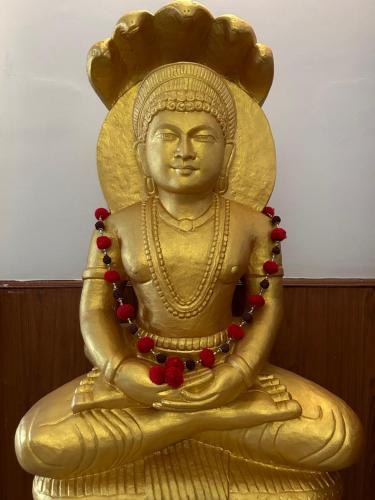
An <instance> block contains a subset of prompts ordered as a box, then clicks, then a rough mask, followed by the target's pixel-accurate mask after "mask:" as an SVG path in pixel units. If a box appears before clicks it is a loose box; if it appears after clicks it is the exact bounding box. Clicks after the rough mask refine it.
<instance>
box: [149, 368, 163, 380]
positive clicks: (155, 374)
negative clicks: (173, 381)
mask: <svg viewBox="0 0 375 500" xmlns="http://www.w3.org/2000/svg"><path fill="white" fill-rule="evenodd" d="M149 376H150V380H152V382H154V384H157V385H161V384H164V382H165V368H164V366H160V365H155V366H152V367H151V368H150V371H149Z"/></svg>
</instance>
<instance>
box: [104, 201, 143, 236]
mask: <svg viewBox="0 0 375 500" xmlns="http://www.w3.org/2000/svg"><path fill="white" fill-rule="evenodd" d="M141 207H142V203H140V202H138V203H134V205H130V206H129V207H125V208H122V209H121V210H119V211H118V212H116V213H114V214H111V215H110V216H109V217H108V219H107V222H108V224H107V226H108V229H109V230H111V231H113V232H115V233H117V234H118V235H120V236H122V235H123V236H124V235H129V234H130V233H132V232H134V229H138V230H139V228H140V227H141V214H142V211H141Z"/></svg>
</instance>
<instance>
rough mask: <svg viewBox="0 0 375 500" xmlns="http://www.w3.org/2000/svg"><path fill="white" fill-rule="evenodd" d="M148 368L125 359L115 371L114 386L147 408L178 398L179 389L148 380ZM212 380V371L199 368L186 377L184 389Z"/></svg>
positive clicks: (144, 364)
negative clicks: (165, 399) (164, 400)
mask: <svg viewBox="0 0 375 500" xmlns="http://www.w3.org/2000/svg"><path fill="white" fill-rule="evenodd" d="M150 366H152V365H150V363H148V362H147V361H144V360H142V359H138V358H128V359H126V360H125V361H124V362H123V363H122V364H121V365H120V367H119V368H118V370H117V373H116V376H115V380H114V383H115V385H116V386H117V387H118V388H119V389H120V390H122V391H123V392H124V393H125V394H126V395H127V396H129V397H130V398H132V399H135V400H136V401H138V402H140V403H143V404H146V405H148V406H152V405H153V404H154V403H158V402H160V401H161V400H163V399H164V398H167V399H169V398H172V399H173V398H176V397H178V394H179V392H180V391H179V389H171V388H170V387H169V386H168V385H167V384H162V385H156V384H154V383H153V382H152V381H151V380H150V376H149V370H150ZM212 379H213V374H212V370H209V369H208V368H201V369H199V370H194V372H191V373H188V374H187V375H186V377H185V382H184V387H186V388H187V389H188V388H189V389H192V388H193V387H195V385H200V384H202V383H207V382H208V381H209V380H212Z"/></svg>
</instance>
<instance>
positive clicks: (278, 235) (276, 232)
mask: <svg viewBox="0 0 375 500" xmlns="http://www.w3.org/2000/svg"><path fill="white" fill-rule="evenodd" d="M285 238H286V231H285V229H282V228H281V227H276V228H275V229H272V231H271V240H272V241H283V240H285Z"/></svg>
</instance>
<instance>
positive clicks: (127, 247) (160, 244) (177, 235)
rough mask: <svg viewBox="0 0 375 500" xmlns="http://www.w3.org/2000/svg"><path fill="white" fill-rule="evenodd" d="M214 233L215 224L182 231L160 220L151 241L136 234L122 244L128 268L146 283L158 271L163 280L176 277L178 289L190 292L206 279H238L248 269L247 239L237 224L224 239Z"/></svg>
mask: <svg viewBox="0 0 375 500" xmlns="http://www.w3.org/2000/svg"><path fill="white" fill-rule="evenodd" d="M218 236H219V235H217V234H216V235H215V232H214V226H213V224H210V223H207V224H204V225H203V226H201V227H199V228H196V229H194V230H192V231H181V230H179V229H176V228H174V227H170V226H169V225H167V224H165V223H161V224H160V225H159V227H158V232H157V235H155V234H153V240H152V241H149V242H148V244H147V242H146V241H145V239H144V238H140V237H139V238H136V240H134V239H132V240H131V241H128V243H127V244H124V245H123V250H122V259H123V264H124V267H125V270H126V272H127V274H128V276H129V277H130V279H132V280H133V281H135V282H138V283H144V282H147V281H150V280H151V279H152V275H153V274H154V273H156V274H157V275H158V276H159V278H160V279H162V280H163V281H168V280H170V281H173V284H174V286H175V287H176V289H177V291H178V292H179V293H180V294H181V295H182V296H184V295H186V296H189V295H190V294H191V293H192V292H193V291H194V290H195V289H196V288H197V287H199V286H200V284H201V283H202V280H203V279H206V280H207V279H214V277H215V276H216V279H218V280H220V281H224V282H227V283H231V282H236V281H237V280H238V279H239V277H240V276H241V275H243V274H244V272H245V270H246V264H247V262H248V257H249V252H248V241H247V239H246V238H245V237H244V235H243V234H241V233H238V234H237V231H236V230H235V228H233V227H232V228H230V229H229V232H228V234H227V235H225V240H224V239H223V238H220V237H218Z"/></svg>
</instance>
